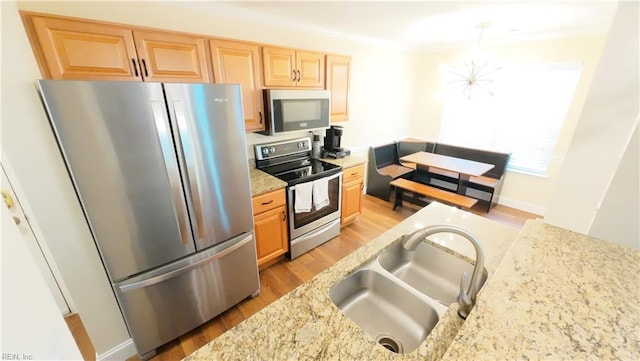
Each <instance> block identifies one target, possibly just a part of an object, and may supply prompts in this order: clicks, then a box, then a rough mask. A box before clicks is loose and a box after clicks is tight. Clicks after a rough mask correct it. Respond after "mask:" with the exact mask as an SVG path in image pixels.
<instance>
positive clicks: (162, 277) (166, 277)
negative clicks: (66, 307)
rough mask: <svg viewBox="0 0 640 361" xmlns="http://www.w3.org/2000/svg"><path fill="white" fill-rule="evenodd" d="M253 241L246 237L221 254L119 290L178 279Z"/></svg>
mask: <svg viewBox="0 0 640 361" xmlns="http://www.w3.org/2000/svg"><path fill="white" fill-rule="evenodd" d="M252 240H253V237H252V236H249V237H246V238H245V239H243V240H241V241H240V242H238V243H236V244H234V245H232V246H230V247H229V248H226V249H224V250H223V251H221V252H219V253H216V254H214V255H213V256H211V257H208V258H204V259H201V260H199V261H197V262H195V263H192V264H189V265H186V266H184V267H181V268H178V269H176V270H173V271H170V272H167V273H163V274H161V275H159V276H156V277H153V278H149V279H146V280H142V281H138V282H134V283H131V284H128V285H122V286H119V289H120V291H121V292H123V293H124V292H129V291H133V290H136V289H138V288H143V287H149V286H152V285H155V284H156V283H160V282H163V281H166V280H169V279H172V278H176V277H178V276H180V275H182V274H185V273H187V272H189V271H191V270H192V269H194V268H198V267H200V266H202V265H204V264H207V263H209V262H214V261H217V260H219V259H221V258H222V257H224V256H226V255H228V254H229V253H232V252H234V251H236V250H237V249H239V248H240V247H242V246H244V245H245V244H247V243H249V242H250V241H252Z"/></svg>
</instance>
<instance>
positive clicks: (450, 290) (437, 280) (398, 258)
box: [378, 242, 487, 306]
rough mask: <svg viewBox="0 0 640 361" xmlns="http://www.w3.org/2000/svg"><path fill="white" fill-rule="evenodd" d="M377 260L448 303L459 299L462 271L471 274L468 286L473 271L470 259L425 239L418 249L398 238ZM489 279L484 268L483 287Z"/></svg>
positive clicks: (481, 279) (397, 275)
mask: <svg viewBox="0 0 640 361" xmlns="http://www.w3.org/2000/svg"><path fill="white" fill-rule="evenodd" d="M378 262H379V264H380V266H382V268H384V269H385V270H387V271H388V272H390V273H391V274H393V275H394V276H396V277H397V278H399V279H401V280H402V281H404V282H405V283H407V284H408V285H410V286H411V287H413V288H415V289H417V290H418V291H420V292H422V293H423V294H425V295H427V296H429V297H430V298H432V299H434V300H436V301H438V302H440V303H441V304H443V305H445V306H449V305H450V304H452V303H455V302H456V298H457V297H458V294H459V293H460V278H461V277H462V273H463V272H467V273H468V274H469V277H468V278H467V283H466V284H465V285H464V287H465V289H467V288H468V287H469V282H470V279H471V274H472V272H473V265H472V264H471V263H469V262H466V261H464V260H462V259H460V258H458V257H456V256H454V255H452V254H449V253H447V252H445V251H443V250H441V249H439V248H436V247H434V246H431V245H429V244H427V243H424V242H422V243H421V244H420V245H419V246H418V248H417V249H416V251H415V252H410V251H407V250H406V249H405V248H404V247H403V245H402V243H401V242H397V243H396V244H394V245H392V246H390V247H389V248H387V249H386V250H385V251H383V253H382V254H380V256H379V257H378ZM486 281H487V271H486V270H483V272H482V275H481V277H480V287H482V285H484V283H485V282H486Z"/></svg>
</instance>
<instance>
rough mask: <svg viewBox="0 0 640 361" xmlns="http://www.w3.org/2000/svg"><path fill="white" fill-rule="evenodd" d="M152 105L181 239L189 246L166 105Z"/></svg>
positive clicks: (185, 211)
mask: <svg viewBox="0 0 640 361" xmlns="http://www.w3.org/2000/svg"><path fill="white" fill-rule="evenodd" d="M150 103H151V112H152V114H153V120H154V122H155V125H156V127H155V128H156V132H157V134H158V139H159V140H160V148H161V149H162V158H163V159H164V164H165V166H166V167H167V174H168V177H169V184H170V186H171V193H172V194H171V199H172V200H173V205H174V207H175V210H176V217H177V218H178V219H177V221H178V230H179V232H180V239H181V241H182V243H184V244H187V243H189V242H191V232H190V231H189V228H188V226H187V209H186V206H185V204H184V198H183V196H182V183H181V182H180V171H179V170H178V162H177V161H176V158H175V154H174V152H173V147H172V146H171V144H172V143H173V142H172V139H171V131H170V128H169V124H168V123H167V120H166V119H165V117H164V114H165V108H164V103H162V102H156V101H152V102H150Z"/></svg>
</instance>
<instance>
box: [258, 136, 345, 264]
mask: <svg viewBox="0 0 640 361" xmlns="http://www.w3.org/2000/svg"><path fill="white" fill-rule="evenodd" d="M254 151H255V159H256V168H258V169H260V170H261V171H264V172H266V173H269V174H271V175H273V176H275V177H277V178H279V179H282V180H283V181H285V182H287V209H288V213H289V252H287V257H289V258H290V259H294V258H296V257H298V256H300V255H301V254H303V253H305V252H307V251H309V250H311V249H313V248H315V247H317V246H319V245H320V244H322V243H324V242H326V241H328V240H330V239H331V238H333V237H335V236H337V235H338V234H339V233H340V206H341V203H342V167H340V166H338V165H335V164H331V163H327V162H324V161H321V160H319V159H314V158H311V138H309V137H306V138H298V139H292V140H286V141H280V142H275V143H266V144H258V145H255V146H254Z"/></svg>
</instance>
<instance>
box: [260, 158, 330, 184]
mask: <svg viewBox="0 0 640 361" xmlns="http://www.w3.org/2000/svg"><path fill="white" fill-rule="evenodd" d="M260 170H262V171H264V172H267V173H269V174H271V175H273V176H275V177H277V178H279V179H282V180H283V181H285V182H287V184H288V185H290V186H291V185H294V184H298V183H304V182H310V181H313V180H316V179H319V178H322V177H326V176H329V175H333V174H337V173H340V171H341V170H342V167H340V166H339V165H335V164H331V163H327V162H324V161H321V160H318V159H313V158H305V159H299V160H295V161H290V162H286V163H281V164H277V165H272V166H268V167H264V168H260Z"/></svg>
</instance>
